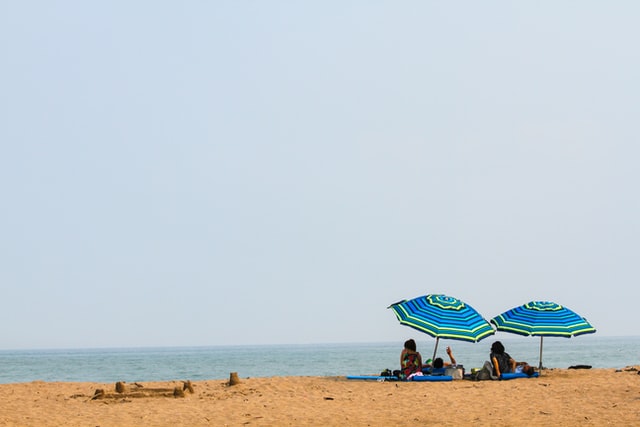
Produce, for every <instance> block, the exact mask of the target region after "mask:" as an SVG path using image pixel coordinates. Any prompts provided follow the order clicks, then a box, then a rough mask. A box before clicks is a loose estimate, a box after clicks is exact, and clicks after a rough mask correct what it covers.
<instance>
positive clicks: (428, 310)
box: [387, 294, 495, 359]
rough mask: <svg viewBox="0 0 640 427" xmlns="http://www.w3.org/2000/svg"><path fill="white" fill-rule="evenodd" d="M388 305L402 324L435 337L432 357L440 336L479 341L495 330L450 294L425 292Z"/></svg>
mask: <svg viewBox="0 0 640 427" xmlns="http://www.w3.org/2000/svg"><path fill="white" fill-rule="evenodd" d="M387 308H390V309H392V310H393V312H394V313H395V315H396V317H397V318H398V320H399V321H400V323H401V324H403V325H406V326H410V327H412V328H414V329H417V330H419V331H422V332H424V333H426V334H428V335H430V336H432V337H434V338H435V339H436V346H435V349H434V351H433V359H435V357H436V356H435V355H436V351H437V350H438V342H439V341H440V338H445V339H452V340H461V341H470V342H478V341H480V340H482V339H483V338H486V337H488V336H490V335H493V334H494V333H495V331H494V329H493V328H492V327H491V324H489V322H487V320H486V319H485V318H484V317H482V316H481V315H480V314H479V313H478V312H477V311H476V310H475V309H474V308H473V307H471V306H470V305H469V304H466V303H464V302H462V301H461V300H459V299H457V298H454V297H450V296H447V295H441V294H429V295H424V296H420V297H417V298H413V299H410V300H404V301H399V302H397V303H395V304H391V305H390V306H389V307H387Z"/></svg>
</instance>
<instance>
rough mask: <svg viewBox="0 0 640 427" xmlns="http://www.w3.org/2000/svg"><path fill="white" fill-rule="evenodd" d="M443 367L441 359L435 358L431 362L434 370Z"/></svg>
mask: <svg viewBox="0 0 640 427" xmlns="http://www.w3.org/2000/svg"><path fill="white" fill-rule="evenodd" d="M443 366H444V360H442V357H436V359H435V360H434V361H433V367H434V368H436V369H440V368H442V367H443Z"/></svg>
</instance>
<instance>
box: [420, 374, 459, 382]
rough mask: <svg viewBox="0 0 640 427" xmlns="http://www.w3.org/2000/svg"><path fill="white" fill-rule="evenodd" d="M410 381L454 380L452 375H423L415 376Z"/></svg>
mask: <svg viewBox="0 0 640 427" xmlns="http://www.w3.org/2000/svg"><path fill="white" fill-rule="evenodd" d="M409 381H453V377H452V376H451V375H422V376H421V377H413V378H412V379H410V380H409Z"/></svg>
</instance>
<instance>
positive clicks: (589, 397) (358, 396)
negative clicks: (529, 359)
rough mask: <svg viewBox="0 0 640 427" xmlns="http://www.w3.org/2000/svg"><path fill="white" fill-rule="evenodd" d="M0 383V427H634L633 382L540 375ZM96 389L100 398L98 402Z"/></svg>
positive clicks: (569, 373)
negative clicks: (122, 385)
mask: <svg viewBox="0 0 640 427" xmlns="http://www.w3.org/2000/svg"><path fill="white" fill-rule="evenodd" d="M240 380H241V382H240V384H237V385H234V386H229V385H228V383H227V382H226V381H222V380H210V381H196V382H193V384H192V386H193V393H189V390H188V389H187V390H185V394H184V397H174V396H173V390H174V388H176V387H177V388H178V389H179V390H182V389H183V388H184V385H183V382H182V381H173V382H163V383H160V382H154V383H141V384H139V385H140V386H141V387H139V386H137V385H136V384H126V389H125V392H124V393H121V394H118V393H116V391H115V384H98V383H46V382H39V381H38V382H31V383H21V384H2V385H0V396H1V397H0V426H100V427H111V426H114V427H115V426H209V425H211V426H225V425H229V426H247V425H248V426H308V425H311V426H418V425H434V426H438V425H439V426H460V425H481V426H482V425H484V426H524V425H528V426H548V425H553V426H558V425H560V426H577V425H592V426H604V425H617V426H637V425H640V375H638V372H637V371H635V370H632V369H629V368H627V370H622V371H621V372H616V370H614V369H590V370H564V369H554V370H546V371H543V373H542V375H541V376H540V377H539V378H530V379H529V378H527V379H516V380H509V381H480V382H475V381H469V380H458V381H451V382H420V383H417V382H415V383H412V382H389V381H385V382H376V381H355V380H346V379H344V378H341V377H269V378H242V375H240ZM96 389H103V390H104V391H105V393H106V394H105V396H104V397H102V398H95V399H94V396H95V391H96Z"/></svg>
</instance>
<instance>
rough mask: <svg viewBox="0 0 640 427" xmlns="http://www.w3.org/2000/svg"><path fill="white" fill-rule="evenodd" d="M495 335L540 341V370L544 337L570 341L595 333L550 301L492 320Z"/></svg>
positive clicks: (564, 308)
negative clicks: (511, 335)
mask: <svg viewBox="0 0 640 427" xmlns="http://www.w3.org/2000/svg"><path fill="white" fill-rule="evenodd" d="M491 323H493V324H494V325H495V326H496V329H497V330H498V331H504V332H511V333H514V334H518V335H525V336H539V337H540V364H539V368H540V369H542V339H543V337H565V338H571V337H574V336H578V335H583V334H592V333H594V332H595V331H596V329H595V328H594V327H593V326H591V324H590V323H589V322H587V320H586V319H585V318H584V317H582V316H580V315H578V314H577V313H576V312H574V311H572V310H570V309H568V308H567V307H565V306H562V305H560V304H556V303H555V302H550V301H531V302H528V303H526V304H523V305H521V306H518V307H515V308H512V309H510V310H507V311H505V312H504V313H502V314H499V315H497V316H496V317H494V318H493V319H491Z"/></svg>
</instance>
